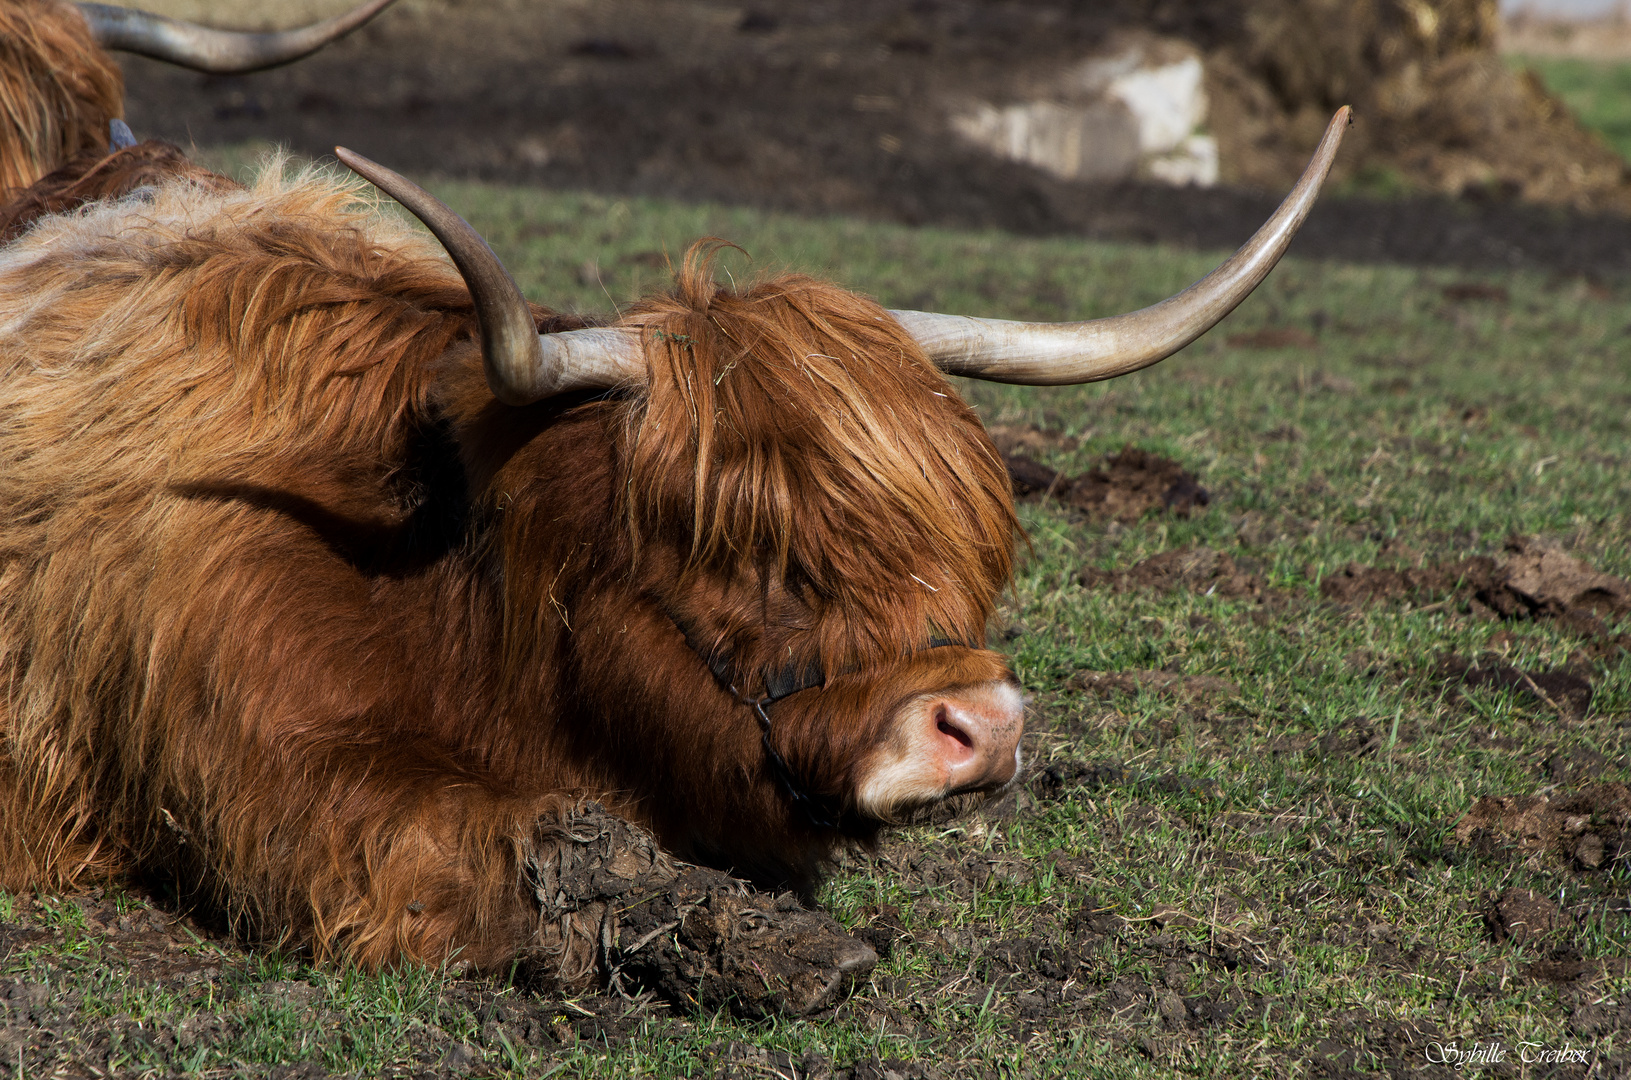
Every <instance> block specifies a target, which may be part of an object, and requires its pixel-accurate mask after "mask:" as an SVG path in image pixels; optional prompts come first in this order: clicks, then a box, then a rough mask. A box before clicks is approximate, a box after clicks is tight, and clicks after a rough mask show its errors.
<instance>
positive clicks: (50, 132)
mask: <svg viewBox="0 0 1631 1080" xmlns="http://www.w3.org/2000/svg"><path fill="white" fill-rule="evenodd" d="M124 93H125V84H124V76H123V75H122V74H121V73H120V71H119V66H118V65H117V64H116V63H115V62H114V61H113V58H112V57H110V56H109V55H108V54H107V53H106V52H105V51H104V50H103V49H102V48H101V46H99V45H98V44H97V43H96V41H95V40H94V39H93V38H92V36H91V30H90V27H89V26H88V25H87V24H86V22H85V18H84V16H82V15H81V14H80V13H79V10H78V9H77V8H76V7H74V5H72V4H70V3H67V2H66V0H0V203H9V202H10V201H11V200H12V199H13V198H15V197H16V196H17V193H18V192H19V191H20V190H21V189H23V188H26V187H28V186H29V185H30V184H32V183H34V182H35V181H36V180H38V179H39V178H40V177H42V176H44V175H46V174H47V173H50V172H53V171H55V170H57V169H59V168H61V167H62V166H64V165H66V164H67V163H68V161H69V160H70V159H71V158H73V157H75V156H76V155H78V154H82V153H84V152H86V151H100V152H102V153H104V154H105V153H106V152H107V148H108V122H109V121H110V120H115V119H118V118H119V117H121V116H123V115H124Z"/></svg>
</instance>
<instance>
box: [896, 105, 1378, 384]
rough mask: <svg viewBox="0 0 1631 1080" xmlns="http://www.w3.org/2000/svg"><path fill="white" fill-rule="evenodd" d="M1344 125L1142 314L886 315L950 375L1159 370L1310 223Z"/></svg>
mask: <svg viewBox="0 0 1631 1080" xmlns="http://www.w3.org/2000/svg"><path fill="white" fill-rule="evenodd" d="M1348 124H1349V109H1348V107H1347V106H1346V105H1344V106H1343V107H1342V108H1340V109H1338V110H1337V113H1336V115H1335V116H1334V117H1332V118H1331V123H1330V125H1329V126H1328V127H1327V128H1326V129H1325V138H1324V139H1323V140H1321V142H1320V145H1319V149H1318V150H1316V151H1315V152H1314V158H1313V160H1312V161H1310V162H1309V163H1308V168H1307V169H1306V170H1304V172H1303V175H1302V179H1300V180H1298V181H1297V186H1296V187H1295V188H1293V189H1292V190H1291V194H1290V195H1287V196H1286V199H1285V201H1284V202H1283V203H1281V204H1280V208H1279V209H1278V210H1276V211H1275V212H1274V216H1273V217H1271V218H1269V220H1268V221H1267V222H1266V223H1265V224H1264V225H1263V227H1262V228H1260V229H1258V230H1257V233H1256V235H1254V236H1253V237H1252V238H1251V239H1250V240H1248V241H1247V242H1246V245H1245V246H1244V247H1242V248H1241V249H1240V250H1239V251H1237V252H1235V253H1234V255H1232V256H1230V258H1229V259H1228V261H1227V262H1225V263H1224V264H1223V265H1222V266H1219V267H1218V268H1217V269H1216V270H1214V271H1212V272H1211V273H1210V274H1208V275H1206V276H1205V277H1204V278H1202V279H1201V280H1199V281H1197V282H1196V283H1195V284H1193V285H1191V286H1190V287H1189V288H1187V289H1185V290H1184V291H1183V292H1181V293H1179V294H1178V295H1177V296H1173V297H1169V298H1168V299H1166V300H1163V301H1161V302H1160V303H1159V304H1155V305H1154V306H1152V307H1147V308H1144V309H1143V310H1142V311H1134V312H1131V313H1129V314H1126V315H1117V316H1114V317H1112V318H1108V319H1089V320H1087V321H1085V322H1068V323H1027V322H1012V321H1009V320H1006V319H975V318H969V317H967V316H963V315H940V314H936V313H934V312H927V311H892V312H890V314H891V315H893V316H894V317H895V318H896V319H897V320H899V322H900V324H901V326H903V327H904V328H905V329H906V332H907V333H909V334H911V335H912V337H913V338H914V339H916V340H917V343H918V344H919V345H921V346H923V350H924V351H925V352H927V353H928V354H929V357H930V359H932V360H933V361H934V362H935V364H936V365H937V366H938V367H939V368H940V370H941V371H944V372H946V373H947V374H948V375H967V376H969V377H970V378H975V379H989V380H991V381H994V382H1006V383H1023V384H1026V385H1031V386H1060V385H1064V384H1067V383H1084V382H1096V381H1098V380H1099V379H1111V378H1114V377H1115V376H1117V375H1126V374H1127V373H1129V372H1133V371H1137V370H1138V369H1139V368H1145V367H1149V366H1150V365H1151V364H1155V363H1159V362H1160V361H1162V360H1165V359H1166V358H1167V357H1169V356H1171V355H1172V354H1173V353H1175V352H1177V351H1178V350H1179V349H1181V348H1183V347H1184V346H1185V345H1188V344H1189V343H1190V342H1192V341H1194V340H1195V339H1196V338H1198V337H1200V336H1201V335H1202V334H1204V333H1206V332H1207V331H1208V330H1210V329H1212V327H1213V326H1216V325H1217V323H1218V321H1219V320H1220V319H1222V318H1223V317H1224V316H1225V315H1227V314H1229V312H1231V311H1233V310H1234V309H1235V306H1236V305H1237V304H1239V303H1240V302H1241V301H1242V300H1244V299H1246V297H1247V296H1249V295H1250V294H1251V291H1252V290H1253V289H1255V288H1257V286H1258V284H1259V283H1260V282H1261V281H1262V280H1263V279H1264V278H1265V277H1267V276H1268V272H1269V271H1270V270H1272V269H1274V264H1275V263H1277V262H1279V261H1280V256H1281V255H1282V254H1284V253H1285V250H1286V245H1288V244H1290V243H1291V238H1292V236H1294V235H1295V234H1296V232H1297V227H1298V226H1300V225H1301V224H1302V223H1303V219H1304V218H1305V217H1307V216H1308V211H1309V210H1310V209H1311V208H1312V207H1313V205H1314V197H1315V196H1316V195H1318V194H1319V190H1320V184H1322V183H1323V182H1324V181H1325V175H1326V173H1328V172H1330V170H1331V162H1332V161H1333V160H1334V159H1335V157H1336V152H1337V147H1338V146H1340V145H1342V134H1343V132H1344V131H1346V130H1347V127H1348Z"/></svg>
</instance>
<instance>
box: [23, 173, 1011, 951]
mask: <svg viewBox="0 0 1631 1080" xmlns="http://www.w3.org/2000/svg"><path fill="white" fill-rule="evenodd" d="M537 317H538V320H539V325H540V328H541V329H543V330H546V331H548V330H557V329H565V328H570V327H572V326H576V325H579V322H578V321H577V320H574V319H571V318H569V317H565V316H560V315H556V314H553V313H550V312H547V311H544V310H541V309H540V310H539V311H538V312H537ZM623 322H624V323H625V324H627V325H630V326H635V327H639V328H641V329H642V331H643V332H644V336H645V339H646V340H647V342H648V355H647V359H648V363H649V365H650V369H651V378H650V385H649V386H648V387H643V388H639V389H635V390H630V391H627V392H623V393H619V394H612V395H607V396H604V397H601V398H598V399H582V398H575V399H571V400H558V401H553V402H545V403H542V404H539V405H534V406H530V407H526V408H510V407H506V406H503V405H501V404H499V403H498V402H497V401H495V400H494V399H493V397H492V396H491V394H490V393H489V392H488V390H487V388H486V384H485V380H484V378H483V375H482V372H481V363H480V356H479V350H478V349H477V347H476V343H475V341H474V332H475V328H474V325H473V317H472V315H471V312H470V309H469V299H468V295H467V293H466V292H465V289H464V287H463V285H462V283H461V282H460V280H459V278H458V277H457V275H456V274H455V273H454V272H453V270H452V269H451V267H449V266H448V264H447V263H446V262H445V260H444V259H443V258H442V257H441V256H440V253H439V252H438V251H436V250H435V249H434V248H431V247H429V246H428V245H427V242H426V241H424V240H423V239H422V238H421V237H420V236H419V235H418V234H415V233H412V232H411V231H409V230H407V229H405V228H404V227H402V226H400V225H397V224H393V223H392V222H391V221H390V220H388V219H382V218H380V217H379V216H377V215H375V214H373V213H371V212H369V211H367V210H366V209H365V208H363V207H361V206H359V205H358V204H357V202H356V201H355V198H354V194H353V193H352V192H351V191H350V190H348V189H345V188H342V187H338V186H336V185H334V184H333V183H332V182H330V181H327V180H324V179H322V178H320V177H316V176H310V175H308V176H305V177H301V178H296V179H294V180H291V181H280V180H275V179H274V180H264V181H262V182H261V183H260V185H259V186H258V187H257V188H256V189H255V190H253V191H241V192H232V191H219V190H217V191H209V190H205V189H204V188H201V187H200V186H199V185H198V184H195V183H189V182H175V183H169V184H165V185H161V186H160V187H159V188H158V190H157V191H156V192H154V193H153V194H152V196H151V197H150V198H147V199H144V200H125V201H123V202H120V203H104V204H97V205H92V206H90V207H88V208H86V209H84V210H82V211H81V212H79V213H78V214H76V215H73V216H57V217H46V218H43V219H40V220H39V221H38V222H37V223H36V225H35V227H34V228H33V229H32V230H31V231H29V232H28V233H26V234H25V235H24V236H23V237H22V238H21V239H20V240H18V241H16V242H14V243H13V244H11V245H10V246H9V247H6V248H4V249H0V678H3V679H4V680H5V682H6V685H7V687H8V693H7V696H6V698H5V699H4V703H3V710H4V712H3V714H0V722H3V724H4V731H5V751H6V757H5V759H4V762H3V766H0V768H3V774H0V778H3V782H4V783H3V788H0V799H3V802H0V811H3V814H0V884H3V885H4V886H6V887H8V888H26V887H47V888H61V887H67V886H71V885H73V884H74V883H76V882H80V881H83V880H85V879H86V877H87V876H88V875H104V874H110V873H120V872H125V871H129V870H133V869H143V870H146V871H149V872H152V871H158V872H161V873H164V874H166V875H173V876H174V878H175V879H176V880H177V881H179V882H181V883H182V884H183V885H184V886H185V887H186V888H187V889H189V890H191V891H193V892H194V893H195V894H196V895H197V896H198V897H199V898H201V899H205V900H208V901H211V902H214V903H216V904H218V905H220V906H221V907H222V908H223V909H225V910H226V911H228V912H230V913H231V914H232V915H233V916H234V917H236V918H237V919H238V920H239V921H240V924H241V925H243V926H244V927H245V928H246V929H247V930H249V931H251V932H256V933H265V934H290V935H292V936H293V937H294V939H296V940H297V941H299V942H303V943H306V944H309V945H311V946H312V947H314V948H315V949H316V950H318V951H319V952H320V953H321V952H333V951H343V952H345V953H347V954H349V955H350V956H351V957H353V958H354V959H356V960H358V961H360V962H362V963H365V964H379V963H386V962H391V961H394V960H396V959H398V958H401V957H404V956H405V957H411V958H417V959H423V960H429V961H437V960H440V959H442V958H444V957H446V956H448V955H449V954H450V953H451V952H452V951H454V950H460V951H461V955H463V956H464V957H465V958H468V959H471V960H475V961H476V962H478V963H481V964H485V965H502V964H503V963H505V962H506V961H507V959H508V958H509V957H511V956H513V955H515V953H516V951H517V949H518V948H521V947H522V946H524V945H525V943H526V942H527V941H528V940H529V935H531V934H532V932H533V929H534V925H535V922H536V917H537V916H536V911H535V909H534V907H533V904H534V901H533V900H532V899H531V897H530V895H529V893H528V891H527V890H526V889H525V888H524V887H523V885H522V881H521V879H522V863H523V861H524V860H525V858H526V855H527V851H528V850H529V845H530V844H531V838H532V828H533V822H534V821H535V820H536V819H537V817H538V815H539V813H540V810H541V809H542V808H544V807H547V806H549V805H552V804H553V803H554V802H555V801H558V800H559V799H560V798H562V797H563V796H567V795H575V794H588V795H594V796H597V797H600V798H602V799H605V800H606V801H607V802H608V804H609V805H610V806H612V807H613V808H614V809H616V810H617V811H619V812H620V813H623V814H625V815H627V816H629V817H631V818H633V819H634V820H636V821H638V822H640V823H642V824H645V825H646V826H648V827H650V828H651V829H653V830H654V831H655V832H656V833H657V834H658V836H659V837H660V838H661V839H662V840H663V841H664V842H665V843H666V844H667V845H668V846H669V847H670V848H672V849H673V850H675V851H676V852H678V853H680V854H681V855H684V856H688V857H691V858H696V859H706V860H709V861H712V862H715V863H718V864H721V865H725V866H729V867H733V868H735V869H737V870H740V871H742V872H745V873H750V874H753V875H755V876H756V877H758V878H759V879H760V880H762V881H764V882H767V883H768V882H789V883H792V884H795V885H800V886H806V887H807V886H809V885H810V884H811V883H812V882H813V881H814V880H815V879H816V876H817V875H818V874H819V873H820V870H821V867H822V865H823V862H824V860H825V859H827V858H828V857H829V856H830V855H831V853H832V851H833V849H834V846H835V845H836V844H839V843H842V842H844V837H843V836H842V835H840V834H839V833H838V832H836V831H834V830H830V829H821V828H817V827H815V826H813V825H811V824H809V823H808V822H807V821H804V820H802V819H801V818H800V817H799V815H798V814H797V813H796V812H795V811H794V810H793V809H792V808H791V807H790V805H789V801H788V798H787V796H786V793H785V792H784V790H783V789H782V787H781V786H780V784H779V783H778V780H777V778H776V777H775V775H774V773H773V772H772V770H771V769H770V768H769V767H768V764H767V755H766V754H765V751H764V748H763V746H762V743H761V733H760V729H759V727H758V724H757V722H756V720H755V717H754V713H753V711H752V710H751V709H749V708H747V707H745V706H744V705H742V704H741V703H740V702H739V701H737V700H736V699H735V698H734V697H733V696H732V695H731V694H730V693H729V692H728V691H727V690H726V689H725V688H724V687H722V686H721V685H720V684H719V683H718V682H717V681H716V680H715V678H714V676H713V675H712V674H711V673H710V671H709V667H708V665H707V664H706V663H705V661H704V659H703V657H702V656H700V655H699V654H698V652H697V651H696V650H695V649H694V648H693V645H697V646H699V647H700V648H702V649H704V650H705V651H716V650H717V651H718V653H719V655H725V654H727V653H728V655H729V656H730V658H731V663H730V665H729V672H730V678H731V679H732V680H734V681H736V682H737V683H738V684H739V685H738V689H740V690H742V691H743V692H744V693H748V694H755V693H758V692H760V690H761V689H762V683H763V680H764V677H765V676H764V673H765V672H767V671H771V670H774V669H778V668H780V667H781V666H783V665H786V664H789V663H792V664H796V665H800V666H808V665H812V664H816V663H819V664H820V665H822V666H823V667H824V669H825V671H826V672H827V673H828V677H827V682H826V685H825V686H823V687H821V688H818V689H812V690H808V691H805V692H803V693H800V694H797V695H794V696H793V697H790V698H788V699H786V700H785V701H783V702H782V703H780V704H779V705H778V706H776V708H775V712H774V715H775V721H774V723H775V731H774V734H773V737H772V742H773V746H774V748H775V749H776V750H777V752H778V753H779V754H780V756H781V757H782V758H784V759H785V760H786V762H787V763H788V765H789V767H790V769H791V770H792V771H793V772H794V774H796V776H797V777H798V778H799V782H800V783H801V784H802V785H803V786H804V787H805V788H806V789H807V790H808V791H809V792H810V793H811V794H813V795H814V796H816V797H818V798H822V799H825V800H830V801H831V802H833V803H834V804H837V805H841V806H845V807H849V808H850V809H853V807H854V805H855V798H856V795H855V787H856V784H857V782H858V777H859V773H860V772H861V771H862V770H864V769H866V768H869V767H870V766H869V765H868V764H867V763H868V762H869V761H870V760H872V757H871V755H874V754H875V753H876V752H877V748H878V746H879V745H880V744H881V742H882V741H884V740H885V739H886V738H887V737H888V735H889V732H888V730H887V729H888V727H889V725H890V724H892V723H894V720H893V719H892V718H894V717H895V716H897V715H898V714H899V712H900V710H901V709H902V708H903V707H904V706H905V705H906V704H908V703H910V702H913V701H917V700H919V699H921V698H922V697H923V696H924V695H925V694H936V693H942V692H944V691H946V690H948V689H952V690H955V688H958V687H970V686H984V685H998V684H1003V683H1005V682H1007V681H1009V680H1011V676H1009V675H1008V672H1007V667H1006V664H1005V663H1004V662H1003V660H1002V658H1001V657H999V656H997V655H995V654H993V653H990V652H987V651H985V650H983V649H979V648H970V647H960V646H958V647H948V648H933V649H930V648H926V646H927V644H928V642H929V638H930V634H931V633H940V634H945V635H947V636H950V637H953V638H956V639H958V640H960V641H979V640H981V639H982V638H983V635H984V628H985V624H986V621H987V619H988V617H989V616H990V614H991V612H992V609H993V606H994V603H995V599H996V596H997V593H998V591H999V590H1000V589H1001V588H1002V587H1003V585H1004V583H1005V582H1006V581H1007V578H1008V575H1009V572H1010V565H1011V556H1012V535H1013V529H1014V518H1013V512H1012V507H1011V503H1010V499H1009V493H1008V482H1007V477H1006V473H1005V472H1004V470H1003V468H1002V466H1001V464H1000V462H999V460H998V458H997V455H996V453H995V451H994V450H993V449H992V448H991V446H990V444H989V441H988V440H987V439H986V437H985V435H984V432H983V430H982V429H981V427H980V425H979V423H978V422H977V420H976V419H975V418H974V416H973V414H972V413H971V412H970V410H969V409H968V408H967V407H966V406H965V405H963V404H962V403H961V402H960V401H959V400H958V399H957V398H956V396H955V395H954V394H953V393H952V392H951V391H950V388H949V387H948V385H947V384H946V383H945V381H944V380H943V379H942V378H941V377H940V375H939V374H938V373H937V372H935V370H934V369H933V367H932V365H930V364H929V362H928V361H927V360H926V358H925V357H924V356H923V355H922V353H921V352H920V351H919V350H918V349H917V347H916V346H915V345H914V344H913V343H912V342H911V340H910V339H909V338H908V337H906V336H905V335H904V334H903V333H902V331H901V330H900V328H899V327H898V326H897V325H896V324H895V323H894V322H893V320H891V319H889V318H888V317H887V316H886V315H885V314H884V313H883V312H882V310H881V309H879V308H878V307H877V306H876V305H875V304H873V303H871V302H870V301H867V300H865V299H863V298H860V297H857V296H855V295H854V294H851V293H848V292H845V291H843V290H841V289H838V288H836V287H834V286H831V285H827V284H825V283H821V282H818V281H813V280H809V279H804V278H797V277H791V278H780V279H775V280H770V281H767V282H764V283H761V284H759V285H755V286H753V287H751V288H748V289H745V290H743V291H742V292H740V293H737V292H733V291H730V290H725V289H720V288H718V287H717V286H715V285H714V283H713V281H712V275H711V273H710V271H709V270H708V267H707V259H706V257H705V254H699V256H698V258H697V259H695V260H694V261H693V263H692V264H691V265H690V266H689V267H688V268H687V270H686V271H685V272H684V273H683V274H682V275H681V283H680V288H679V289H678V291H677V292H676V293H675V294H674V295H673V296H669V297H658V298H654V299H652V300H649V301H647V302H644V303H642V304H640V305H639V306H637V307H636V308H634V309H633V310H632V311H631V312H630V313H629V314H628V315H626V316H625V318H624V320H623ZM682 627H683V628H684V629H683V630H682ZM686 633H689V634H690V635H691V636H692V638H693V642H692V644H688V643H687V640H686V636H685V635H686ZM1015 737H1016V738H1017V735H1016V736H1015ZM896 809H898V810H899V811H901V812H903V813H904V812H909V811H910V810H911V809H912V807H911V806H905V805H903V806H900V807H897V808H896ZM882 816H887V815H882ZM877 824H878V823H877V821H875V820H870V821H861V820H852V821H851V822H850V832H851V834H852V836H855V837H859V838H861V839H865V838H866V837H867V836H868V835H870V833H871V832H872V831H873V830H875V829H876V827H877Z"/></svg>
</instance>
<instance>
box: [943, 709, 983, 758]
mask: <svg viewBox="0 0 1631 1080" xmlns="http://www.w3.org/2000/svg"><path fill="white" fill-rule="evenodd" d="M934 726H935V727H936V728H939V729H940V731H941V733H942V734H945V735H948V736H950V737H951V738H953V739H956V740H957V741H958V742H960V743H962V744H963V746H964V747H966V748H968V749H970V750H972V749H974V740H973V739H972V738H971V737H970V736H969V734H968V732H966V731H964V730H963V729H962V728H960V727H958V726H957V725H956V724H954V723H952V721H951V713H950V712H949V711H948V710H947V709H946V707H945V706H944V705H941V706H940V707H939V708H937V709H935V711H934Z"/></svg>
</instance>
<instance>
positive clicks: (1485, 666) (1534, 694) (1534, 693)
mask: <svg viewBox="0 0 1631 1080" xmlns="http://www.w3.org/2000/svg"><path fill="white" fill-rule="evenodd" d="M1436 674H1437V675H1438V677H1439V678H1441V679H1443V680H1444V681H1445V682H1447V683H1460V684H1461V685H1463V686H1470V687H1474V688H1485V687H1487V688H1493V689H1496V690H1511V691H1514V692H1516V693H1519V694H1522V695H1524V696H1526V697H1528V698H1529V699H1531V700H1533V701H1537V702H1539V703H1540V704H1542V705H1544V706H1546V707H1547V708H1548V709H1551V710H1552V711H1553V712H1555V713H1557V714H1558V715H1559V716H1561V717H1564V718H1565V719H1569V720H1578V719H1580V718H1582V717H1584V716H1585V715H1586V714H1587V713H1588V712H1590V711H1591V698H1592V687H1591V680H1590V679H1588V678H1587V677H1586V676H1585V675H1583V674H1581V673H1579V672H1578V671H1573V670H1569V669H1567V668H1563V669H1551V670H1536V671H1524V670H1521V669H1519V668H1516V667H1513V666H1512V665H1511V664H1508V663H1505V662H1503V661H1502V660H1501V659H1500V658H1499V657H1497V656H1493V655H1486V656H1484V657H1481V658H1480V659H1478V660H1476V661H1468V660H1466V659H1465V658H1463V657H1460V656H1449V657H1446V658H1445V659H1444V660H1443V661H1442V662H1440V664H1439V666H1438V669H1437V672H1436Z"/></svg>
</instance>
